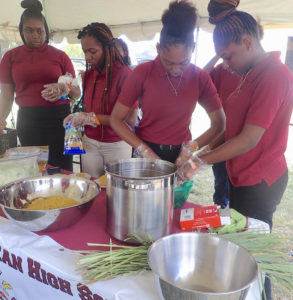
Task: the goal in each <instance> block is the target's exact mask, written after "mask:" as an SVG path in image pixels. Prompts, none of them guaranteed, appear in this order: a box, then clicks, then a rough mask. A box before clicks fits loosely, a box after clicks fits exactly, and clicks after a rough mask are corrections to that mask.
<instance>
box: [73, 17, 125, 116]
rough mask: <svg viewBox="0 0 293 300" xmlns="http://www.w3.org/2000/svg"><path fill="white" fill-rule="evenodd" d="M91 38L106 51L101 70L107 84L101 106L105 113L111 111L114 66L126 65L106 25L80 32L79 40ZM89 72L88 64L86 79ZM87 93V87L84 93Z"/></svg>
mask: <svg viewBox="0 0 293 300" xmlns="http://www.w3.org/2000/svg"><path fill="white" fill-rule="evenodd" d="M86 35H87V36H91V37H93V38H95V39H96V40H97V41H98V42H99V43H100V44H101V45H102V47H103V51H104V63H103V65H102V66H101V68H102V69H103V68H104V69H105V74H106V84H105V87H104V91H103V94H102V99H101V104H102V109H103V112H105V107H106V111H109V107H108V106H109V93H110V90H111V84H112V69H113V65H115V66H117V65H118V63H120V64H121V65H124V62H123V59H122V57H121V55H120V53H119V51H118V50H117V48H116V47H115V39H114V38H113V34H112V32H111V30H110V28H109V27H108V26H107V25H105V24H104V23H91V24H89V25H87V26H85V27H83V29H82V30H81V31H79V33H78V36H77V38H78V39H81V38H82V37H84V36H86ZM87 70H88V64H86V73H85V78H86V74H87ZM84 92H85V86H84V91H83V94H84Z"/></svg>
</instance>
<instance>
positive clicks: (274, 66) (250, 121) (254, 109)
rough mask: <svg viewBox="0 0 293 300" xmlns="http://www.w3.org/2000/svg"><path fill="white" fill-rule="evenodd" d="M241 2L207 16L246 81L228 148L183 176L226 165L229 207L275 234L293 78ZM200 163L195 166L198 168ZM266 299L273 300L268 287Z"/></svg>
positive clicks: (219, 46)
mask: <svg viewBox="0 0 293 300" xmlns="http://www.w3.org/2000/svg"><path fill="white" fill-rule="evenodd" d="M238 3H239V1H237V0H234V1H231V0H229V1H228V0H226V1H225V0H223V1H219V0H217V1H210V3H209V8H208V9H209V14H210V21H211V23H213V24H215V25H216V27H215V30H214V33H213V38H214V44H215V49H216V52H217V54H218V55H219V56H220V57H222V58H223V60H224V62H225V63H226V64H227V65H228V66H229V68H230V69H231V70H232V71H234V72H235V73H237V74H239V75H242V80H241V81H240V84H239V85H238V87H237V88H236V90H235V91H234V92H233V93H232V94H231V95H230V96H229V98H228V99H227V101H226V106H225V112H226V119H227V121H226V134H225V142H224V143H223V144H222V145H220V146H219V147H217V148H215V149H214V150H212V151H210V152H208V153H206V154H204V155H202V156H201V157H200V159H201V161H199V160H197V159H196V158H194V159H193V161H191V160H188V161H187V162H186V163H185V164H184V165H183V166H182V168H181V169H180V170H179V173H180V174H181V176H182V177H185V178H191V177H192V176H193V175H194V174H195V172H196V171H195V170H194V169H195V168H193V167H194V166H195V165H196V164H197V162H199V164H200V163H203V162H205V163H208V164H214V163H217V162H220V161H225V160H226V161H227V171H228V175H229V178H230V181H231V191H230V207H231V208H234V209H236V210H237V211H239V212H240V213H241V214H243V215H245V216H248V217H252V218H255V219H259V220H262V221H264V222H266V223H268V224H269V225H270V228H271V229H272V226H273V223H272V220H273V213H274V212H275V210H276V207H277V205H278V204H279V203H280V201H281V198H282V196H283V193H284V191H285V189H286V186H287V181H288V170H287V164H286V159H285V156H284V152H285V150H286V146H287V139H288V129H289V121H290V117H291V113H292V107H293V78H292V74H291V72H290V70H289V69H288V68H287V67H286V66H285V65H284V64H282V63H281V61H280V53H279V52H272V53H266V52H265V51H264V50H263V48H262V47H261V44H260V41H259V31H258V25H257V22H256V20H255V19H254V18H253V17H252V16H251V15H249V14H248V13H245V12H242V11H237V10H236V7H237V5H238ZM195 160H196V162H194V161H195ZM265 287H266V296H267V299H270V287H269V281H268V280H267V279H266V284H265Z"/></svg>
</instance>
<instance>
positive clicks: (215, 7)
mask: <svg viewBox="0 0 293 300" xmlns="http://www.w3.org/2000/svg"><path fill="white" fill-rule="evenodd" d="M239 2H240V0H210V2H209V5H208V12H209V16H210V18H209V22H210V23H211V24H214V25H216V27H215V30H214V33H213V39H214V44H215V47H216V48H219V47H226V46H228V45H229V44H230V43H231V42H234V43H236V44H237V43H240V41H241V38H242V36H243V34H247V35H250V36H252V37H254V38H255V39H256V40H258V41H259V40H260V39H261V36H260V34H261V33H260V32H259V26H258V23H257V22H256V20H255V19H254V18H253V17H252V16H251V15H250V14H248V13H246V12H243V11H238V10H236V7H237V6H238V5H239Z"/></svg>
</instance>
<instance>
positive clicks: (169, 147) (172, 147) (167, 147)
mask: <svg viewBox="0 0 293 300" xmlns="http://www.w3.org/2000/svg"><path fill="white" fill-rule="evenodd" d="M144 142H145V143H146V144H148V145H149V146H150V147H151V148H155V149H160V150H162V151H164V150H167V151H172V150H173V151H174V150H180V149H181V145H160V144H156V143H151V142H148V141H144Z"/></svg>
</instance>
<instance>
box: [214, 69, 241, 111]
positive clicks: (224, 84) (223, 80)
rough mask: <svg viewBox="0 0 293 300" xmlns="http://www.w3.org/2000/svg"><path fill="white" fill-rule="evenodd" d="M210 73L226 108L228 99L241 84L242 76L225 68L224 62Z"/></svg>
mask: <svg viewBox="0 0 293 300" xmlns="http://www.w3.org/2000/svg"><path fill="white" fill-rule="evenodd" d="M210 75H211V77H212V81H213V83H214V85H215V87H216V89H217V92H218V94H219V96H220V100H221V102H222V105H223V108H224V110H225V103H226V100H227V98H228V97H229V96H230V94H231V93H232V92H233V91H234V90H235V89H236V88H237V86H238V85H239V82H240V79H241V77H240V76H238V75H236V74H233V73H232V72H230V71H228V70H227V69H225V68H224V66H223V64H219V65H217V66H216V67H215V68H214V69H213V70H212V71H211V73H210Z"/></svg>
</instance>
